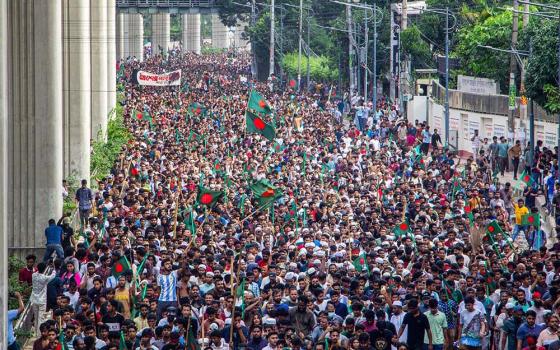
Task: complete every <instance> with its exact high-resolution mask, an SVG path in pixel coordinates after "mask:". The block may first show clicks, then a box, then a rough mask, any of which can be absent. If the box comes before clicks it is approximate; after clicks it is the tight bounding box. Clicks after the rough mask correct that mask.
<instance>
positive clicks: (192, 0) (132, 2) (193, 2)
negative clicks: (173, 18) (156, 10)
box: [117, 0, 215, 8]
mask: <svg viewBox="0 0 560 350" xmlns="http://www.w3.org/2000/svg"><path fill="white" fill-rule="evenodd" d="M214 3H215V1H214V0H117V7H139V8H148V7H161V8H170V7H171V8H173V7H175V8H180V7H182V8H185V7H213V6H214Z"/></svg>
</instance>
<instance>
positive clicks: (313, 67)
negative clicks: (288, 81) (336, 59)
mask: <svg viewBox="0 0 560 350" xmlns="http://www.w3.org/2000/svg"><path fill="white" fill-rule="evenodd" d="M282 68H284V70H285V71H286V73H287V74H288V75H289V76H297V73H298V54H297V53H295V52H292V53H288V54H286V55H284V57H283V58H282ZM309 70H310V73H309V75H310V76H311V79H313V80H315V81H335V80H337V79H338V69H337V68H333V67H332V64H331V61H330V59H329V58H328V57H326V56H318V57H311V60H310V61H309ZM306 72H307V57H305V56H302V57H301V73H302V75H305V74H307V73H306Z"/></svg>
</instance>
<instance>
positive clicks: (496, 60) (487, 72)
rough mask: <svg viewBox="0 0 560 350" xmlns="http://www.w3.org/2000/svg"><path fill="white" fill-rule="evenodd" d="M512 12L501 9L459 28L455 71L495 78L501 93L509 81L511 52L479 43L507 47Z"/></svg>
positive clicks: (509, 40)
mask: <svg viewBox="0 0 560 350" xmlns="http://www.w3.org/2000/svg"><path fill="white" fill-rule="evenodd" d="M512 18H513V16H512V13H511V11H504V12H502V13H499V14H497V15H494V16H490V17H488V18H486V19H485V20H483V21H482V22H479V23H476V24H474V25H473V26H467V27H463V28H461V29H460V30H459V33H458V40H457V45H456V47H455V52H454V53H455V55H456V56H458V57H460V58H461V67H462V68H461V69H459V70H458V73H461V74H467V75H473V76H476V77H484V78H490V79H495V80H497V81H498V82H499V84H500V89H501V91H502V92H504V93H505V92H507V88H508V84H509V61H510V55H509V54H508V53H506V52H497V51H495V50H490V49H487V48H483V47H480V46H491V47H496V48H503V49H507V48H508V47H509V46H510V45H511V28H512Z"/></svg>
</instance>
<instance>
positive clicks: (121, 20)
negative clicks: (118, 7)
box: [115, 12, 128, 60]
mask: <svg viewBox="0 0 560 350" xmlns="http://www.w3.org/2000/svg"><path fill="white" fill-rule="evenodd" d="M125 18H126V15H125V14H124V13H122V12H120V13H117V19H116V21H117V22H116V28H115V35H116V41H117V43H116V50H117V60H122V59H123V58H126V56H125V55H124V42H125V40H124V38H125V37H124V33H125V24H126V23H125V21H126V20H125ZM127 32H128V29H127Z"/></svg>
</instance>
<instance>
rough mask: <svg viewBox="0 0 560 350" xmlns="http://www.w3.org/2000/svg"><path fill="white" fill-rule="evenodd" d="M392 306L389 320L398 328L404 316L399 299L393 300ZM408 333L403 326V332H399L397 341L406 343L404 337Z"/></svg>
mask: <svg viewBox="0 0 560 350" xmlns="http://www.w3.org/2000/svg"><path fill="white" fill-rule="evenodd" d="M392 308H393V315H392V316H391V319H390V322H391V323H392V324H393V325H394V326H395V329H397V330H398V329H400V328H401V325H402V323H403V320H404V316H405V315H406V314H405V313H404V312H403V311H402V302H401V301H400V300H395V301H393V304H392ZM407 334H408V329H407V328H406V327H405V329H404V332H403V333H402V334H401V336H400V338H399V342H402V343H406V338H407Z"/></svg>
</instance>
